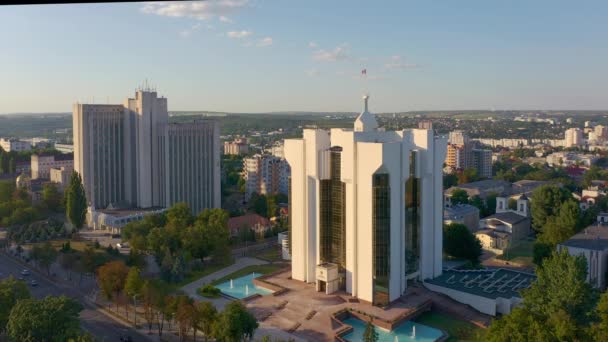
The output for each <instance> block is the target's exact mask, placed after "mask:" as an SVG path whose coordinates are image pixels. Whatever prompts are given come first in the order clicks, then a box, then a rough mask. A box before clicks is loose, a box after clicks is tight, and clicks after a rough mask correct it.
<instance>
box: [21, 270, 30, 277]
mask: <svg viewBox="0 0 608 342" xmlns="http://www.w3.org/2000/svg"><path fill="white" fill-rule="evenodd" d="M21 275H23V276H28V275H30V271H28V270H25V269H24V270H23V271H21Z"/></svg>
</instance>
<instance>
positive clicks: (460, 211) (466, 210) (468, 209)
mask: <svg viewBox="0 0 608 342" xmlns="http://www.w3.org/2000/svg"><path fill="white" fill-rule="evenodd" d="M471 213H473V214H474V213H479V209H478V208H477V207H476V206H474V205H470V204H455V205H453V206H451V207H449V208H443V217H444V218H445V217H446V216H452V215H465V214H471Z"/></svg>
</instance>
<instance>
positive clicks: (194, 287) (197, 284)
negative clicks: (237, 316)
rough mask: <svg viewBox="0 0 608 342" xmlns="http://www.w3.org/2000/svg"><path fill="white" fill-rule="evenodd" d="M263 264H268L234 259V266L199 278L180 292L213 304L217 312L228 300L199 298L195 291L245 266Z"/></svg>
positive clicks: (247, 259)
mask: <svg viewBox="0 0 608 342" xmlns="http://www.w3.org/2000/svg"><path fill="white" fill-rule="evenodd" d="M265 264H268V262H267V261H264V260H260V259H256V258H249V257H243V258H238V259H236V261H235V262H234V264H232V265H230V266H228V267H226V268H222V269H221V270H219V271H217V272H214V273H211V274H208V275H206V276H204V277H202V278H199V279H197V280H195V281H193V282H191V283H190V284H187V285H185V286H184V287H182V288H181V290H182V291H184V292H185V293H186V294H187V295H188V296H190V297H192V298H194V299H196V300H201V301H207V302H211V303H213V305H215V307H216V308H217V309H218V310H223V309H224V306H225V305H226V304H227V303H228V300H227V299H226V298H223V297H220V298H205V297H202V296H199V295H198V294H197V293H196V290H197V289H198V288H199V287H201V286H203V285H206V284H209V283H211V282H213V281H214V280H216V279H220V278H222V277H225V276H227V275H229V274H230V273H233V272H236V271H238V270H240V269H243V268H245V267H247V266H253V265H265Z"/></svg>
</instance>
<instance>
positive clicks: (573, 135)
mask: <svg viewBox="0 0 608 342" xmlns="http://www.w3.org/2000/svg"><path fill="white" fill-rule="evenodd" d="M564 140H565V147H580V146H582V145H583V131H582V130H581V129H580V128H569V129H567V130H566V133H565V139H564Z"/></svg>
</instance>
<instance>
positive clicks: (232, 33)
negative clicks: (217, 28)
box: [226, 30, 253, 39]
mask: <svg viewBox="0 0 608 342" xmlns="http://www.w3.org/2000/svg"><path fill="white" fill-rule="evenodd" d="M252 34H253V32H251V31H247V30H242V31H230V32H227V33H226V35H227V36H228V37H230V38H237V39H241V38H246V37H249V36H251V35H252Z"/></svg>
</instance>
